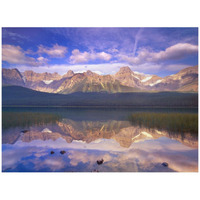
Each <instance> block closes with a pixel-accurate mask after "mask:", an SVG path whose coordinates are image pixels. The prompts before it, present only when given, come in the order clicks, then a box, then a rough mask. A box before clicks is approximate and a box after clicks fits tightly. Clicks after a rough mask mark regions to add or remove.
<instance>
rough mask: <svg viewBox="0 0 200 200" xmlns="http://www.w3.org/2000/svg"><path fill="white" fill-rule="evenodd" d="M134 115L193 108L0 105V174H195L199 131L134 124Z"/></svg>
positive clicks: (195, 110) (182, 111)
mask: <svg viewBox="0 0 200 200" xmlns="http://www.w3.org/2000/svg"><path fill="white" fill-rule="evenodd" d="M138 112H143V113H145V112H154V113H195V114H197V113H198V109H197V108H188V109H185V108H184V109H183V108H173V109H169V108H138V109H136V108H118V109H117V108H115V109H114V108H113V109H111V108H90V109H89V108H66V107H57V108H56V107H54V108H45V107H3V108H2V114H3V123H2V127H3V130H2V171H3V172H197V171H198V133H190V132H184V130H183V131H182V132H178V133H177V132H171V131H167V130H162V129H157V128H147V127H144V126H141V125H137V124H134V125H133V124H132V123H131V122H130V121H129V116H130V115H131V114H133V113H138ZM97 161H98V162H97Z"/></svg>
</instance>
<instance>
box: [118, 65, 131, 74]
mask: <svg viewBox="0 0 200 200" xmlns="http://www.w3.org/2000/svg"><path fill="white" fill-rule="evenodd" d="M125 73H129V74H131V73H132V70H131V69H130V67H128V66H126V67H121V68H120V69H119V71H118V72H117V74H125Z"/></svg>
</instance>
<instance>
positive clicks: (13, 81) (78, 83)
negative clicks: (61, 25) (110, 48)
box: [2, 66, 198, 94]
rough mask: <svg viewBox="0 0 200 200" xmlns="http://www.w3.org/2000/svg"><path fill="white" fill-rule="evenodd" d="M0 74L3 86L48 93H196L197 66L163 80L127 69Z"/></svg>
mask: <svg viewBox="0 0 200 200" xmlns="http://www.w3.org/2000/svg"><path fill="white" fill-rule="evenodd" d="M2 72H3V77H2V81H3V85H18V86H23V87H27V88H30V89H33V90H37V91H42V92H48V93H62V94H69V93H73V92H109V93H116V92H137V91H184V92H197V91H198V66H195V67H189V68H186V69H183V70H181V71H180V72H178V73H177V74H174V75H171V76H167V77H165V78H161V77H159V76H156V75H145V74H142V73H138V72H133V71H132V70H131V69H130V68H129V67H121V68H120V70H119V71H118V72H117V73H116V74H114V75H99V74H96V73H94V72H92V71H89V70H88V71H87V72H84V73H74V72H73V71H72V70H69V71H68V72H67V73H66V74H64V75H63V76H61V75H59V74H57V73H53V74H51V73H47V72H46V73H35V72H33V71H25V72H23V73H20V72H19V71H18V70H17V69H3V70H2Z"/></svg>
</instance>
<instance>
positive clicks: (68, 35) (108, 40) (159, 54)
mask: <svg viewBox="0 0 200 200" xmlns="http://www.w3.org/2000/svg"><path fill="white" fill-rule="evenodd" d="M197 64H198V29H197V28H3V29H2V66H3V68H18V69H19V70H20V71H25V70H33V71H35V72H58V73H60V74H64V73H66V72H67V71H68V70H73V71H74V72H83V71H87V70H91V71H95V72H97V73H99V74H114V73H116V72H117V71H118V70H119V68H120V67H122V66H129V67H130V68H131V69H132V70H133V71H137V72H141V73H145V74H157V75H159V76H162V77H163V76H167V75H170V74H174V73H176V72H178V71H180V70H181V69H183V68H186V67H189V66H194V65H197Z"/></svg>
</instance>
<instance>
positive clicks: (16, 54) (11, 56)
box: [2, 44, 37, 66]
mask: <svg viewBox="0 0 200 200" xmlns="http://www.w3.org/2000/svg"><path fill="white" fill-rule="evenodd" d="M2 60H3V61H6V62H8V63H10V64H24V65H32V66H34V65H37V62H36V60H35V58H32V57H28V56H26V53H25V52H24V50H23V49H22V48H21V47H20V46H14V45H8V44H5V45H2Z"/></svg>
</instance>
